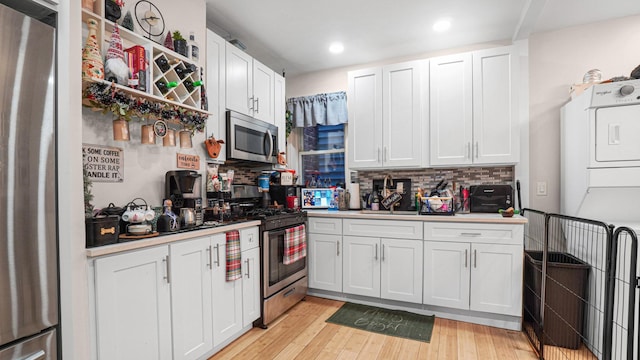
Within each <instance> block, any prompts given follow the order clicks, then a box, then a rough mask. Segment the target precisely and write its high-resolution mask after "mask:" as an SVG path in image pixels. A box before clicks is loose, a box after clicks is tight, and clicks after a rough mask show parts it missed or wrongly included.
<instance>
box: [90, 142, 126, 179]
mask: <svg viewBox="0 0 640 360" xmlns="http://www.w3.org/2000/svg"><path fill="white" fill-rule="evenodd" d="M82 159H83V163H84V169H85V171H86V177H87V179H88V180H90V181H93V182H123V181H124V152H123V150H122V149H121V148H117V147H110V146H102V145H91V144H82Z"/></svg>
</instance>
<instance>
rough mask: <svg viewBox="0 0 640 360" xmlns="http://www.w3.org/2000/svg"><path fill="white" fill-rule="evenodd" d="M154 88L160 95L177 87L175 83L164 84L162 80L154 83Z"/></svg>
mask: <svg viewBox="0 0 640 360" xmlns="http://www.w3.org/2000/svg"><path fill="white" fill-rule="evenodd" d="M156 86H157V87H158V90H160V92H161V93H162V94H166V93H167V92H168V91H169V90H170V89H171V88H174V87H176V86H178V82H176V81H169V82H164V81H162V80H158V81H156Z"/></svg>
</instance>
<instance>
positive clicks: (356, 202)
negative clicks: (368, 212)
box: [347, 183, 360, 209]
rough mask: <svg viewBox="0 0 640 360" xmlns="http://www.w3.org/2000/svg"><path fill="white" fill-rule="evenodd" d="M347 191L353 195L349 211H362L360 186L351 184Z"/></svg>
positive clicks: (348, 185)
mask: <svg viewBox="0 0 640 360" xmlns="http://www.w3.org/2000/svg"><path fill="white" fill-rule="evenodd" d="M347 190H349V194H351V200H349V209H360V184H358V183H349V184H347Z"/></svg>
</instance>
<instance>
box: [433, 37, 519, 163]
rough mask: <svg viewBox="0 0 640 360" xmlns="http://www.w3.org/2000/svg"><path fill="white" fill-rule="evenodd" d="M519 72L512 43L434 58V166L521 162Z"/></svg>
mask: <svg viewBox="0 0 640 360" xmlns="http://www.w3.org/2000/svg"><path fill="white" fill-rule="evenodd" d="M517 74H518V70H517V61H516V60H515V52H514V48H513V47H512V46H508V47H502V48H496V49H489V50H482V51H475V52H472V53H464V54H456V55H450V56H443V57H438V58H433V59H431V65H430V81H431V82H430V144H431V145H430V160H431V165H433V166H445V165H471V164H513V163H517V162H518V160H519V141H518V139H519V136H518V131H519V130H518V117H517V104H518V96H517V89H518V85H517V81H516V75H517Z"/></svg>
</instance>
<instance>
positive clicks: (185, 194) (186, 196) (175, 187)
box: [164, 170, 203, 226]
mask: <svg viewBox="0 0 640 360" xmlns="http://www.w3.org/2000/svg"><path fill="white" fill-rule="evenodd" d="M201 181H202V176H201V175H200V174H198V172H197V171H194V170H174V171H167V173H166V174H165V182H164V186H165V188H164V189H165V190H164V196H165V199H170V200H171V202H172V207H171V210H172V211H173V212H174V213H175V214H178V215H179V214H180V209H182V208H191V209H194V210H195V213H196V223H195V225H196V226H200V225H202V223H203V216H202V197H201V196H200V191H201V187H202V186H201Z"/></svg>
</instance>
